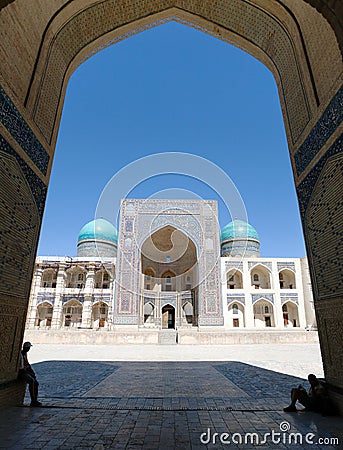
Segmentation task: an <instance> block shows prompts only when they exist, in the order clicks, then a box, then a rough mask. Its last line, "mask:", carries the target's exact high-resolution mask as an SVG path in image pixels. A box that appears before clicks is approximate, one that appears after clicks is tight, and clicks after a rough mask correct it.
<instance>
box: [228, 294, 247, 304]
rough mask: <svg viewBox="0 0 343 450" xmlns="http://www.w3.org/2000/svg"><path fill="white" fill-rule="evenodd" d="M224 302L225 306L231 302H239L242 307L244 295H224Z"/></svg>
mask: <svg viewBox="0 0 343 450" xmlns="http://www.w3.org/2000/svg"><path fill="white" fill-rule="evenodd" d="M226 300H227V305H229V304H230V303H232V302H239V303H242V305H245V295H244V294H241V295H237V294H226Z"/></svg>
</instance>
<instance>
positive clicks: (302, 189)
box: [297, 135, 343, 219]
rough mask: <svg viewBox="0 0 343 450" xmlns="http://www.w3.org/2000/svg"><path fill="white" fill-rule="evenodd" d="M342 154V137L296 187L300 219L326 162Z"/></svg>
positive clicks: (342, 136)
mask: <svg viewBox="0 0 343 450" xmlns="http://www.w3.org/2000/svg"><path fill="white" fill-rule="evenodd" d="M342 152H343V135H341V136H339V137H338V138H337V139H336V141H335V142H334V143H333V144H332V145H331V147H330V148H329V149H328V150H327V151H326V152H325V154H324V155H323V156H322V158H321V159H320V160H319V161H318V162H317V164H316V165H315V167H314V168H313V169H312V170H311V171H310V172H309V174H308V175H306V178H304V180H303V181H302V182H301V183H300V184H299V185H298V186H297V195H298V201H299V209H300V214H301V217H302V219H304V216H305V213H306V209H307V206H308V202H309V201H310V198H311V194H312V191H313V188H314V186H315V184H316V183H317V180H318V177H319V175H320V173H321V171H322V169H323V167H324V165H325V163H326V161H327V160H328V159H329V158H331V157H332V156H334V155H337V154H339V153H342Z"/></svg>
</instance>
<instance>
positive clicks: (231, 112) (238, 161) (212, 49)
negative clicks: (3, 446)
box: [38, 22, 305, 257]
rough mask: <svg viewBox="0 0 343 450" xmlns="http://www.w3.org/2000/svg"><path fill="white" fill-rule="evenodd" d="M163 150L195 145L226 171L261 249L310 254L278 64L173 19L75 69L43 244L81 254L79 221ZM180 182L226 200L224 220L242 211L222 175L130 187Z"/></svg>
mask: <svg viewBox="0 0 343 450" xmlns="http://www.w3.org/2000/svg"><path fill="white" fill-rule="evenodd" d="M161 152H185V153H191V154H195V155H198V156H201V157H203V158H206V159H208V160H210V161H211V162H212V163H214V164H216V165H218V166H219V167H220V168H221V169H222V170H223V171H225V172H226V173H227V175H228V176H229V177H230V178H231V180H232V181H233V183H234V184H235V186H236V187H237V189H238V191H239V192H240V194H241V196H242V198H243V201H244V204H245V207H246V210H247V214H248V218H249V222H250V223H251V224H252V225H253V226H254V227H255V228H256V230H257V232H258V233H259V236H260V240H261V255H262V256H279V257H291V256H294V257H300V256H304V254H305V249H304V242H303V236H302V230H301V224H300V218H299V211H298V204H297V200H296V194H295V188H294V183H293V175H292V170H291V165H290V160H289V154H288V148H287V141H286V136H285V130H284V124H283V118H282V114H281V108H280V102H279V97H278V92H277V86H276V83H275V80H274V78H273V76H272V74H271V73H270V72H269V71H268V69H267V68H266V67H265V66H264V65H263V64H261V63H260V62H259V61H257V60H256V59H254V58H253V57H251V56H250V55H248V54H246V53H244V52H243V51H241V50H239V49H237V48H235V47H233V46H231V45H228V44H227V43H225V42H221V41H219V40H217V39H215V38H213V37H211V36H208V35H206V34H204V33H202V32H200V31H196V30H193V29H191V28H189V27H186V26H184V25H180V24H177V23H173V22H172V23H169V24H164V25H161V26H159V27H157V28H154V29H152V30H148V31H145V32H144V33H141V34H138V35H136V36H133V37H131V38H129V39H126V40H125V41H123V42H120V43H118V44H116V45H114V46H112V47H110V48H108V49H105V50H103V51H102V52H100V53H98V54H97V55H95V56H93V57H92V58H91V59H89V60H88V61H86V62H85V63H84V64H83V65H82V66H80V67H79V68H78V69H77V70H76V71H75V73H74V74H73V75H72V77H71V79H70V81H69V84H68V89H67V94H66V98H65V103H64V108H63V115H62V120H61V125H60V131H59V137H58V142H57V147H56V154H55V159H54V163H53V170H52V175H51V182H50V187H49V191H48V198H47V204H46V209H45V214H44V219H43V225H42V231H41V238H40V243H39V248H38V254H39V255H61V256H64V255H70V256H74V255H75V254H76V243H77V236H78V233H79V230H80V229H81V227H82V226H83V225H84V224H85V223H86V222H88V221H90V220H92V219H93V218H94V216H95V210H96V206H97V203H98V200H99V197H100V195H101V193H102V191H103V189H104V188H105V186H106V184H107V183H108V182H109V181H110V179H111V178H112V177H113V175H115V173H116V172H117V171H118V170H120V169H121V168H124V167H125V166H126V165H128V164H130V163H132V162H134V161H135V160H137V159H139V158H142V157H145V156H147V155H151V154H155V153H161ZM192 169H194V170H195V169H196V168H192ZM166 170H167V168H166ZM180 171H181V173H182V167H181V168H180ZM132 181H133V182H134V180H132ZM173 188H174V189H175V188H176V189H182V190H188V191H191V192H193V193H194V194H193V195H196V196H198V197H200V198H208V199H215V200H218V201H219V222H220V225H221V227H223V226H224V225H226V223H228V222H229V221H230V220H231V218H230V214H229V213H228V211H227V210H226V207H225V204H224V203H223V202H222V201H221V200H220V197H219V196H218V194H217V193H216V192H214V191H213V189H212V188H211V186H207V185H206V184H204V183H203V182H201V181H200V180H196V179H192V178H190V177H186V176H182V175H160V176H155V177H153V178H151V179H149V180H147V181H145V182H142V183H140V184H139V185H138V186H137V187H136V188H135V189H133V191H132V192H131V193H130V196H131V197H135V198H146V197H149V196H152V195H156V192H159V191H161V190H163V189H173Z"/></svg>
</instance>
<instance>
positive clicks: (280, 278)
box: [279, 272, 283, 281]
mask: <svg viewBox="0 0 343 450" xmlns="http://www.w3.org/2000/svg"><path fill="white" fill-rule="evenodd" d="M279 280H280V281H282V280H283V274H282V273H281V272H280V273H279Z"/></svg>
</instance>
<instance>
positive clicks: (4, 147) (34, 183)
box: [0, 134, 47, 216]
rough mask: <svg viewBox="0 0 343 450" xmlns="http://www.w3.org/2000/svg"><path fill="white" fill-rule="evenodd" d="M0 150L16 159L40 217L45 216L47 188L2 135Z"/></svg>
mask: <svg viewBox="0 0 343 450" xmlns="http://www.w3.org/2000/svg"><path fill="white" fill-rule="evenodd" d="M0 150H1V151H3V152H6V153H8V154H9V155H12V156H14V157H15V158H16V160H17V161H18V163H19V165H20V168H21V170H22V171H23V173H24V175H25V178H26V181H27V182H28V184H29V186H30V189H31V192H32V194H33V197H34V199H35V202H36V205H37V208H38V211H39V213H40V215H41V216H42V215H43V211H44V205H45V198H46V192H47V187H46V186H45V184H44V183H43V181H42V180H41V179H40V178H39V176H38V175H36V174H35V172H34V171H33V170H32V169H31V167H29V166H28V165H27V164H26V162H25V161H24V160H23V159H22V158H21V157H20V156H19V155H18V153H17V152H16V151H15V150H14V148H13V147H12V146H11V145H10V144H9V143H8V142H7V141H6V139H5V138H4V137H3V136H2V135H1V134H0Z"/></svg>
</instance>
